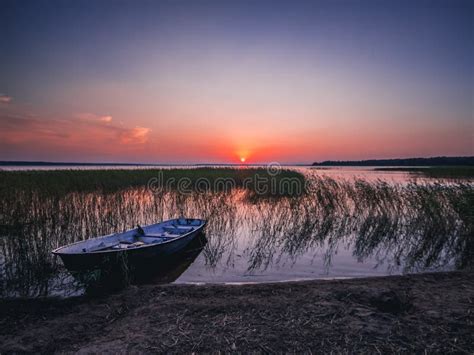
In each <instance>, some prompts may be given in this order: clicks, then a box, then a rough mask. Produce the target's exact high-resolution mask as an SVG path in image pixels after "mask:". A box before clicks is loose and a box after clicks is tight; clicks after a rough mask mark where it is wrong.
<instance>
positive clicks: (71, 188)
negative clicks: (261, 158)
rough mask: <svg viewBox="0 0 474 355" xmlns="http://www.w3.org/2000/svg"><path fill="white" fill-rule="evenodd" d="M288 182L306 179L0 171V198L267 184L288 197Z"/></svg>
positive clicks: (215, 173)
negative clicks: (15, 194)
mask: <svg viewBox="0 0 474 355" xmlns="http://www.w3.org/2000/svg"><path fill="white" fill-rule="evenodd" d="M184 179H185V180H184ZM285 180H286V181H292V183H298V184H300V186H304V182H305V177H304V176H303V174H301V173H299V172H297V171H292V170H286V169H282V170H280V171H279V172H278V173H277V174H276V175H272V174H270V173H269V172H268V170H267V169H264V168H245V169H235V168H207V167H206V168H187V169H143V170H141V169H134V170H127V169H119V170H112V169H111V170H29V171H0V196H4V195H5V194H7V193H8V192H13V191H23V192H32V191H34V192H37V193H40V194H47V195H51V194H52V195H64V194H67V193H69V192H89V191H103V192H115V191H118V190H121V189H125V188H132V187H147V186H148V187H154V188H157V187H159V186H163V187H164V188H165V189H169V190H173V189H178V188H181V189H186V190H192V191H196V190H199V189H200V190H201V191H202V190H206V189H209V188H208V186H209V187H210V190H211V191H216V190H217V191H222V190H224V189H227V190H228V189H232V188H245V189H248V190H250V191H251V192H257V190H259V189H260V191H261V189H265V184H267V185H268V186H266V189H267V190H268V191H270V186H269V185H270V184H271V183H274V184H275V185H276V186H279V187H282V188H280V189H276V190H277V191H275V194H276V195H282V196H288V195H291V194H293V192H292V191H291V190H292V189H291V186H290V185H289V184H288V183H285ZM264 195H265V193H264Z"/></svg>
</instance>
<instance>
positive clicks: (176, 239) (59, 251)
mask: <svg viewBox="0 0 474 355" xmlns="http://www.w3.org/2000/svg"><path fill="white" fill-rule="evenodd" d="M179 219H180V218H174V219H169V220H167V221H163V222H160V223H155V224H152V225H158V224H163V223H165V222H172V221H178V220H179ZM187 219H193V220H198V221H200V222H201V224H200V225H199V226H198V227H197V228H196V229H194V230H191V231H189V232H187V233H184V234H182V235H180V236H178V237H176V238H172V239H169V240H166V241H163V242H161V243H154V244H144V245H140V246H138V247H135V248H130V249H117V250H98V251H89V252H82V253H78V252H76V253H65V252H61V249H64V248H67V247H70V246H73V245H77V244H81V243H84V242H87V241H89V240H97V239H102V238H107V237H112V236H114V235H117V234H124V233H127V232H131V231H134V230H136V229H138V228H134V229H129V230H127V231H125V232H122V233H111V234H107V235H103V236H99V237H94V238H89V239H86V240H80V241H78V242H75V243H71V244H68V245H64V246H62V247H59V248H56V249H54V250H52V251H51V253H52V254H54V255H59V256H61V255H67V256H69V255H88V254H89V255H90V254H93V255H100V254H106V253H123V252H127V251H132V250H140V249H145V248H147V247H156V246H158V245H162V244H167V243H172V242H175V241H178V240H180V239H182V238H184V237H187V236H188V235H190V234H192V233H195V232H197V231H200V230H202V229H203V228H204V227H205V225H206V224H207V221H206V220H204V219H199V218H187ZM146 227H148V226H145V228H146Z"/></svg>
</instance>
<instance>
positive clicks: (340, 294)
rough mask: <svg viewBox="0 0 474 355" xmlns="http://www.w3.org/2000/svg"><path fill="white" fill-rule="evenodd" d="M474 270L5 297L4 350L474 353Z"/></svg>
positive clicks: (0, 325)
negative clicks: (63, 296)
mask: <svg viewBox="0 0 474 355" xmlns="http://www.w3.org/2000/svg"><path fill="white" fill-rule="evenodd" d="M473 276H474V274H473V273H472V271H470V272H450V273H432V274H417V275H407V276H389V277H379V278H364V279H350V280H334V281H309V282H293V283H277V284H258V285H243V286H242V285H241V286H229V285H227V286H225V285H205V286H193V285H162V286H158V285H145V286H139V287H137V286H134V287H131V288H129V289H127V290H125V291H122V292H121V293H117V294H114V295H110V296H107V297H103V298H99V299H92V298H87V297H79V298H72V299H62V300H61V299H43V300H4V301H2V302H1V303H0V305H1V306H0V313H1V314H0V319H1V320H0V333H1V336H0V344H1V345H0V351H1V352H2V353H4V352H48V353H49V352H64V351H65V352H82V353H91V352H92V353H94V352H95V353H103V352H113V353H115V352H172V353H183V352H186V353H189V352H209V351H225V352H229V351H235V352H248V351H252V352H254V351H256V352H287V351H290V352H308V353H309V352H311V353H313V352H318V353H328V352H338V353H339V352H342V353H349V352H350V353H352V352H371V353H387V352H389V353H392V352H403V351H408V352H420V353H421V352H425V351H427V352H431V351H437V352H445V353H446V352H452V353H472V352H473V351H474V345H473V344H474V335H473V334H474V314H473V310H474V277H473Z"/></svg>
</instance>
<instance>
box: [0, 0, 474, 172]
mask: <svg viewBox="0 0 474 355" xmlns="http://www.w3.org/2000/svg"><path fill="white" fill-rule="evenodd" d="M0 8H1V11H0V28H1V33H2V36H1V39H0V160H28V161H69V162H132V163H178V164H179V163H239V162H240V161H241V160H243V159H245V162H247V163H265V162H279V163H285V164H291V163H311V162H314V161H322V160H352V159H372V158H398V157H429V156H440V155H447V156H457V155H474V117H473V112H474V110H473V97H474V50H473V49H474V41H473V34H474V31H473V30H474V27H473V23H474V2H473V1H459V0H450V1H448V0H444V1H436V0H433V1H419V0H414V1H405V0H400V1H385V0H374V1H370V0H352V1H342V0H331V1H318V0H312V1H289V0H288V1H276V0H275V1H264V0H252V1H246V0H239V1H231V0H219V1H205V0H193V1H184V0H172V1H171V0H170V1H165V0H156V1H144V0H138V1H119V0H110V1H104V0H97V1H54V0H30V1H25V0H14V1H6V0H0Z"/></svg>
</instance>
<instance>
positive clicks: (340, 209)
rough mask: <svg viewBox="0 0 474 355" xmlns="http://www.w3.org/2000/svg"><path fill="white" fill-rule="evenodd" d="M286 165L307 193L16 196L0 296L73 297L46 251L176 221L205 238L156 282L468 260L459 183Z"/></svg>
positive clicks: (411, 268) (458, 264) (0, 232)
mask: <svg viewBox="0 0 474 355" xmlns="http://www.w3.org/2000/svg"><path fill="white" fill-rule="evenodd" d="M69 168H70V167H69ZM295 169H298V170H300V171H302V172H304V174H306V175H307V177H308V179H310V181H311V183H310V191H309V192H308V194H306V195H303V196H299V197H293V198H288V197H284V198H282V197H279V198H277V197H272V198H261V197H255V196H251V195H250V194H249V193H248V191H245V190H241V189H236V190H233V191H232V192H230V193H216V192H212V193H211V192H207V193H192V194H187V195H183V194H179V193H177V192H174V191H168V192H160V193H153V192H151V191H149V190H148V189H146V188H134V189H126V190H123V191H119V192H116V193H108V194H104V193H97V192H96V193H71V194H68V195H67V196H63V197H60V198H59V197H53V196H51V197H48V196H36V195H28V196H19V197H18V201H16V203H15V204H14V205H13V206H12V205H8V206H7V205H5V204H3V205H2V211H1V214H0V219H1V221H0V226H1V229H0V271H1V273H0V286H1V290H0V291H1V295H2V296H3V297H5V296H44V295H63V296H64V295H71V294H78V293H81V292H82V291H81V288H80V285H77V283H76V282H75V281H74V280H73V279H72V278H71V277H70V275H69V274H68V273H67V271H65V270H64V268H63V267H62V264H61V262H60V261H59V260H58V259H56V258H55V257H53V256H52V255H51V254H50V251H51V250H52V249H54V248H56V247H58V246H61V245H64V244H67V243H71V242H74V241H78V240H83V239H87V238H90V237H93V236H99V235H104V234H109V233H113V232H119V231H123V230H127V229H130V228H133V227H134V226H135V225H136V224H141V225H147V224H151V223H156V222H157V221H160V220H166V219H169V218H175V217H179V216H190V217H195V218H204V219H207V220H208V225H207V227H206V234H205V237H204V238H203V239H202V240H200V241H199V243H198V244H196V245H193V246H192V247H190V248H189V250H187V251H186V253H187V254H186V255H184V256H183V257H182V258H181V259H179V261H177V263H176V265H174V266H173V268H172V270H171V271H169V270H166V272H165V274H166V275H163V278H162V279H161V282H175V283H198V284H200V283H252V282H274V281H286V280H306V279H326V278H348V277H363V276H383V275H390V274H400V273H405V272H424V271H441V270H452V269H456V268H463V267H466V265H468V264H469V263H470V260H471V258H472V256H473V254H472V250H473V245H472V238H469V235H470V233H471V232H472V229H469V228H472V226H470V225H468V222H466V221H468V220H469V219H467V218H466V215H465V214H466V213H468V212H466V210H465V209H466V205H465V204H466V202H465V199H466V196H469V195H470V196H472V191H473V185H472V184H471V183H469V182H459V183H453V182H448V181H434V180H426V179H414V178H413V176H411V175H408V174H405V173H397V172H376V171H372V170H368V169H359V168H358V169H324V170H321V169H311V168H302V167H295ZM467 201H472V199H471V200H469V199H467ZM467 203H469V202H467ZM470 207H472V206H470V205H469V204H468V205H467V208H470ZM471 237H472V236H471ZM470 240H471V241H470ZM168 271H169V272H168Z"/></svg>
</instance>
